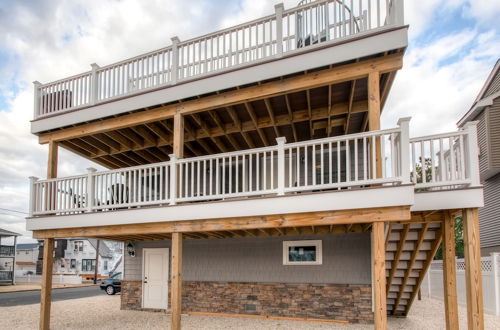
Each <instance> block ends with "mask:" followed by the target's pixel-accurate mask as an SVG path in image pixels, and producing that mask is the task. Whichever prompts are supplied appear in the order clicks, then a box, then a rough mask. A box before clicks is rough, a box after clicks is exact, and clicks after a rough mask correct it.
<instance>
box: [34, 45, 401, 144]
mask: <svg viewBox="0 0 500 330" xmlns="http://www.w3.org/2000/svg"><path fill="white" fill-rule="evenodd" d="M402 59H403V54H402V53H398V54H393V55H388V56H384V57H379V58H374V59H369V60H366V61H362V62H359V63H352V64H347V65H343V66H338V67H334V68H331V69H325V70H322V71H316V72H312V73H309V74H306V75H301V76H295V77H291V78H287V79H283V80H277V81H271V82H268V83H264V84H261V85H255V86H251V87H247V88H242V89H237V90H233V91H229V92H225V93H221V94H217V95H212V96H208V97H204V98H200V99H195V100H191V101H186V102H183V103H175V104H170V105H167V106H162V107H158V108H155V109H149V110H147V111H141V112H135V113H131V114H127V115H122V116H119V117H116V118H110V119H105V120H101V121H96V122H92V123H89V124H84V125H79V126H75V127H71V128H67V129H63V130H58V131H55V132H49V133H44V134H41V135H40V139H39V142H40V143H42V144H44V143H48V142H49V141H51V140H52V141H60V140H67V139H71V138H76V137H80V136H85V135H91V134H96V133H103V132H108V131H112V130H116V129H119V128H125V127H129V126H134V125H140V124H146V123H150V122H154V121H158V120H163V119H167V118H172V117H173V116H174V115H175V114H176V113H180V114H183V115H187V114H191V113H195V112H200V111H207V110H213V109H217V108H221V107H226V106H231V105H235V104H239V103H244V102H250V101H255V100H260V99H264V98H269V97H273V96H278V95H283V94H286V93H293V92H297V91H301V90H306V89H310V88H316V87H321V86H326V85H329V84H334V83H340V82H344V81H349V80H353V79H360V78H363V77H366V76H368V75H369V74H370V73H371V72H380V73H383V72H390V71H395V70H399V69H400V68H401V67H402V65H403V61H402Z"/></svg>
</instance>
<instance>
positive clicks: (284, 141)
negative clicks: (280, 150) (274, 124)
mask: <svg viewBox="0 0 500 330" xmlns="http://www.w3.org/2000/svg"><path fill="white" fill-rule="evenodd" d="M276 143H278V145H280V144H285V143H286V137H284V136H280V137H277V138H276Z"/></svg>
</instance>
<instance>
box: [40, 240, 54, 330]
mask: <svg viewBox="0 0 500 330" xmlns="http://www.w3.org/2000/svg"><path fill="white" fill-rule="evenodd" d="M53 256H54V239H53V238H46V239H44V241H43V263H42V283H41V291H40V330H48V329H49V328H50V305H51V303H52V301H51V300H52V263H53Z"/></svg>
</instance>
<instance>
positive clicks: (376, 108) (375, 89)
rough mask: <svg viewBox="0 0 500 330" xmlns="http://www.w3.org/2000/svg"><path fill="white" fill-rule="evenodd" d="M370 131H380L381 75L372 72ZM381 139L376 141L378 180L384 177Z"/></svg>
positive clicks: (369, 110)
mask: <svg viewBox="0 0 500 330" xmlns="http://www.w3.org/2000/svg"><path fill="white" fill-rule="evenodd" d="M368 130H369V131H378V130H380V73H379V72H370V73H369V74H368ZM380 142H381V141H380V138H377V139H376V154H375V158H376V165H375V166H376V168H375V173H376V177H377V178H381V177H382V153H381V146H380Z"/></svg>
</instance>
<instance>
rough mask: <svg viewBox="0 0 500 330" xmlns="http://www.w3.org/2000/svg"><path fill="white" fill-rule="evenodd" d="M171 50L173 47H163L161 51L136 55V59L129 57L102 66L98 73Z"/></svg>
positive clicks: (156, 50)
mask: <svg viewBox="0 0 500 330" xmlns="http://www.w3.org/2000/svg"><path fill="white" fill-rule="evenodd" d="M169 50H172V45H170V46H166V47H162V48H160V49H155V50H152V51H149V52H147V53H143V54H139V55H136V56H134V57H129V58H126V59H124V60H121V61H119V62H115V63H111V64H107V65H104V66H100V67H99V68H98V69H97V72H101V71H105V70H108V69H112V68H114V67H117V66H120V65H124V64H128V63H130V62H133V61H136V60H140V59H143V58H145V57H148V56H151V55H155V54H158V53H162V52H166V51H169Z"/></svg>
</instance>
